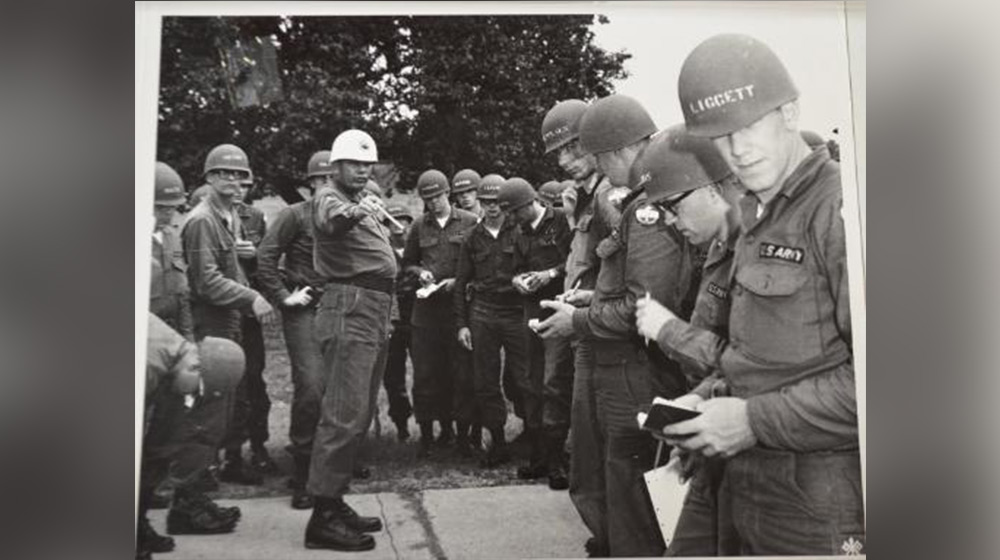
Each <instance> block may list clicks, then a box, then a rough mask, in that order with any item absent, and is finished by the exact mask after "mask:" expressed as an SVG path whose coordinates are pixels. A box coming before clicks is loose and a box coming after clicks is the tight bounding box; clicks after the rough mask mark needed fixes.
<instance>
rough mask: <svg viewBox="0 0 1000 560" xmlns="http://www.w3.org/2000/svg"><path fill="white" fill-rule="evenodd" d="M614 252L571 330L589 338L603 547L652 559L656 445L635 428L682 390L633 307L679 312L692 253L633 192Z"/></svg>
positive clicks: (674, 368) (675, 370) (657, 538)
mask: <svg viewBox="0 0 1000 560" xmlns="http://www.w3.org/2000/svg"><path fill="white" fill-rule="evenodd" d="M624 204H626V206H625V209H624V211H623V213H622V219H621V225H620V230H619V232H618V233H617V234H616V236H615V237H617V239H618V240H619V242H620V245H619V246H617V247H616V246H615V245H614V244H613V243H606V244H605V246H606V247H610V249H606V251H607V252H604V251H601V250H600V249H599V252H601V253H602V254H603V255H604V261H603V262H602V264H601V270H600V273H599V274H598V279H597V285H596V288H595V293H594V298H593V301H592V303H591V306H590V307H588V308H582V309H578V310H576V311H575V312H574V314H573V324H574V331H575V332H576V333H578V334H581V335H583V336H587V337H589V338H591V340H592V341H593V347H594V362H595V371H594V385H595V392H596V395H597V407H598V418H599V421H600V422H601V424H602V425H603V427H604V429H605V436H606V438H607V441H606V449H607V456H606V462H605V483H606V485H607V490H606V495H607V507H608V537H609V538H608V545H609V547H610V549H611V554H612V555H615V556H659V555H662V554H663V552H664V549H665V546H664V543H663V538H662V536H661V534H660V529H659V525H658V523H657V521H656V517H655V513H654V512H653V509H652V505H651V504H650V501H649V496H648V493H647V491H646V486H645V484H644V483H643V473H644V472H645V471H647V470H649V469H650V468H652V467H653V461H654V455H655V448H656V443H655V440H654V439H652V438H650V437H649V435H648V434H646V433H644V432H643V431H642V430H640V429H639V428H638V426H637V425H636V420H635V418H636V414H637V413H638V412H640V411H644V410H645V409H646V407H648V405H649V403H650V402H651V401H652V399H653V397H654V396H662V397H666V398H674V397H677V396H680V395H682V394H684V393H686V392H687V383H686V381H685V380H684V377H683V374H682V373H681V371H680V368H679V366H678V365H677V364H676V363H675V362H673V361H672V360H669V359H668V358H667V357H666V356H665V355H664V354H663V353H662V352H661V351H660V350H659V349H658V348H655V347H652V346H649V345H647V344H646V342H645V341H644V340H642V338H641V337H639V335H638V333H637V332H636V329H635V302H636V301H638V299H639V298H643V297H645V295H646V293H647V292H648V293H649V295H650V297H651V298H652V299H655V300H657V301H660V302H662V303H663V304H664V305H665V306H667V307H668V308H670V309H677V310H681V313H680V314H679V315H681V316H686V314H685V311H687V312H688V313H689V312H690V310H683V309H682V302H683V301H685V298H686V296H687V295H688V294H689V292H690V291H691V290H690V285H691V283H692V282H695V281H696V280H695V278H696V274H695V270H694V260H693V255H692V247H691V246H690V244H689V243H687V241H686V240H685V239H684V238H683V237H682V236H681V235H680V234H679V233H678V232H677V231H676V230H675V229H674V228H672V227H670V226H668V225H667V224H666V222H665V220H664V216H663V212H662V211H661V210H659V209H658V208H657V207H656V206H654V205H651V204H648V203H646V201H645V195H644V194H642V193H641V192H634V193H633V194H631V195H629V197H627V198H626V200H625V202H624Z"/></svg>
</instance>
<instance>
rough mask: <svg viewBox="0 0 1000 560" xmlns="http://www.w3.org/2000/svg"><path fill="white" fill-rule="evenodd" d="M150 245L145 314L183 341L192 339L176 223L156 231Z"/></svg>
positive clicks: (188, 290)
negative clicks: (179, 335)
mask: <svg viewBox="0 0 1000 560" xmlns="http://www.w3.org/2000/svg"><path fill="white" fill-rule="evenodd" d="M152 243H153V247H152V257H153V258H152V262H151V265H152V271H151V274H150V286H149V311H150V313H153V314H154V315H156V316H157V317H159V318H160V319H162V320H163V321H164V322H165V323H167V324H168V325H170V327H171V328H173V329H174V330H175V331H177V332H179V333H180V334H181V335H183V336H184V337H185V338H187V339H189V340H194V320H193V318H192V317H191V290H190V289H189V288H188V280H187V263H186V262H184V251H183V248H182V246H181V237H180V225H179V223H177V222H176V220H175V223H171V224H167V225H166V226H165V227H163V228H162V229H160V230H159V231H158V232H157V233H155V234H154V235H153V238H152Z"/></svg>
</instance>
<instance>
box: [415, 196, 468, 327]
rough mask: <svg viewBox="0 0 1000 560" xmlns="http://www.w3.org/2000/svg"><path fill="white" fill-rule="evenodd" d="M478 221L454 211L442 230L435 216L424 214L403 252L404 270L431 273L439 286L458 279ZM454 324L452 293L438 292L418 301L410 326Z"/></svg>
mask: <svg viewBox="0 0 1000 560" xmlns="http://www.w3.org/2000/svg"><path fill="white" fill-rule="evenodd" d="M478 220H479V218H478V217H477V216H476V215H475V214H473V213H472V212H466V211H465V210H461V209H457V208H452V209H451V214H449V215H448V221H447V222H445V224H444V227H441V225H439V224H438V222H437V219H436V218H435V217H434V216H432V215H431V214H424V215H423V216H421V217H420V218H418V219H417V220H416V221H415V222H414V224H413V228H412V229H411V230H410V237H409V238H407V240H406V248H405V249H404V250H403V266H404V267H405V268H406V269H407V270H408V271H409V272H411V273H413V274H419V271H420V270H428V271H430V273H431V274H433V275H434V280H435V282H440V281H442V280H445V279H446V278H454V277H455V273H456V271H457V269H458V253H459V250H460V248H461V246H462V242H463V241H465V238H466V236H467V235H468V234H469V232H470V231H471V230H472V228H473V227H475V226H476V222H477V221H478ZM452 289H454V287H453V288H452ZM454 320H455V316H454V311H453V310H452V296H451V291H450V290H438V291H437V292H435V293H434V294H433V295H431V297H429V298H427V299H417V300H416V302H415V303H414V305H413V314H412V316H411V320H410V322H411V323H412V324H413V325H414V326H436V325H453V324H454Z"/></svg>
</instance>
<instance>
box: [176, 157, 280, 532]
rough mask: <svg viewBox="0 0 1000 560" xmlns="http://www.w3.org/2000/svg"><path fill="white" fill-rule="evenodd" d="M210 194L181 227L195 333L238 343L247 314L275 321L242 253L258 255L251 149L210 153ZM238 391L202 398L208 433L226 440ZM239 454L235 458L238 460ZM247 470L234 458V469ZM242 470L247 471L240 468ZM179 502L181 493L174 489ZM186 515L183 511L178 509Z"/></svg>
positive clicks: (198, 414) (198, 412) (198, 415)
mask: <svg viewBox="0 0 1000 560" xmlns="http://www.w3.org/2000/svg"><path fill="white" fill-rule="evenodd" d="M204 169H205V174H204V177H205V181H206V185H207V189H206V190H207V191H208V193H207V195H206V196H205V198H204V199H202V200H201V202H199V203H198V205H197V206H195V207H194V208H193V209H192V210H191V212H190V213H189V214H188V216H187V219H186V221H185V222H184V226H183V229H182V230H181V239H182V245H183V249H184V256H185V260H186V262H187V265H188V268H187V274H188V283H189V285H190V288H191V308H192V314H193V316H194V333H195V338H196V339H198V340H200V339H202V338H204V337H206V336H214V337H219V338H226V339H229V340H233V341H236V342H239V341H240V339H241V322H242V318H243V315H244V313H247V312H252V313H253V314H254V315H255V316H256V318H257V319H258V320H262V321H271V320H272V319H273V317H274V309H273V308H272V307H271V304H270V303H268V302H267V300H266V299H265V298H264V297H263V296H262V295H261V294H260V293H259V292H258V291H257V290H255V289H253V288H252V287H251V286H250V285H249V281H248V279H247V275H246V272H245V271H244V270H243V267H242V266H241V264H240V259H241V258H247V257H251V256H253V255H254V254H255V249H254V246H253V243H252V242H250V241H248V240H246V239H245V233H244V230H243V228H242V224H241V222H240V218H239V215H238V214H237V213H236V210H235V203H236V201H237V197H238V196H239V192H240V184H239V182H240V180H242V179H245V178H247V177H248V176H249V175H250V166H249V161H248V159H247V156H246V153H245V152H244V151H243V150H241V149H240V148H239V147H237V146H234V145H232V144H222V145H220V146H216V147H215V148H213V149H212V150H211V151H210V152H209V153H208V155H207V156H206V158H205V168H204ZM232 401H233V395H230V394H228V393H220V394H218V395H210V396H207V397H205V398H203V399H199V402H198V404H197V406H196V407H195V408H194V409H193V410H192V411H191V413H190V414H189V417H193V418H192V421H193V422H195V423H200V424H201V425H203V426H204V428H205V429H204V434H203V435H204V437H205V438H206V439H210V440H212V441H214V442H215V445H216V446H219V445H222V444H223V442H224V438H225V436H226V427H227V426H228V425H229V424H230V423H231V422H232V410H233V407H234V405H233V402H232ZM235 457H236V456H235V455H233V456H232V457H231V458H232V459H233V460H234V461H235ZM237 470H239V471H242V465H241V464H240V463H235V462H234V463H233V464H232V466H231V467H230V473H231V474H233V473H235V471H237ZM239 474H242V473H239ZM186 490H190V491H191V493H192V495H191V496H187V492H185V495H184V498H185V499H187V498H191V502H192V503H197V502H198V499H199V496H198V494H197V490H195V489H193V488H192V489H186ZM174 502H175V504H176V503H177V502H178V493H177V492H176V491H175V493H174ZM179 515H181V514H179ZM178 523H180V524H181V525H182V526H183V525H187V524H191V525H194V524H196V521H195V520H194V518H193V517H188V518H187V521H183V522H178Z"/></svg>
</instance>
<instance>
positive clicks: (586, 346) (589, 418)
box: [569, 340, 608, 545]
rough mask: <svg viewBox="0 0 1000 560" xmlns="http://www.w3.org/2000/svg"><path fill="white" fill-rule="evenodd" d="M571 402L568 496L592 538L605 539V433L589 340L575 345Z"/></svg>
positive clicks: (606, 507) (606, 529)
mask: <svg viewBox="0 0 1000 560" xmlns="http://www.w3.org/2000/svg"><path fill="white" fill-rule="evenodd" d="M574 357H575V361H574V365H575V373H574V376H573V405H572V414H571V416H570V431H569V440H570V449H571V453H570V468H569V497H570V499H571V500H572V501H573V505H574V506H575V507H576V511H577V513H579V514H580V518H581V519H582V520H583V523H584V524H585V525H586V526H587V529H589V530H590V534H591V535H593V537H594V539H595V540H597V541H598V542H600V543H602V544H605V545H606V544H607V542H608V505H607V493H606V484H605V480H604V464H605V448H604V442H605V439H606V438H605V435H604V428H603V427H602V425H601V423H600V422H599V421H598V418H597V393H596V391H595V388H594V349H593V346H592V345H591V342H590V341H589V340H581V341H579V342H577V344H576V347H575V348H574Z"/></svg>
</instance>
